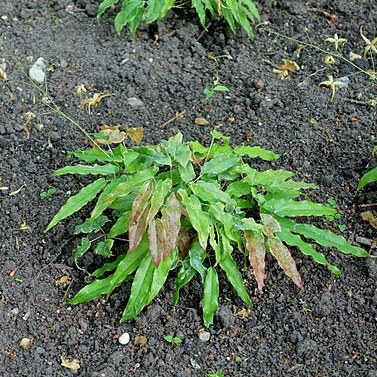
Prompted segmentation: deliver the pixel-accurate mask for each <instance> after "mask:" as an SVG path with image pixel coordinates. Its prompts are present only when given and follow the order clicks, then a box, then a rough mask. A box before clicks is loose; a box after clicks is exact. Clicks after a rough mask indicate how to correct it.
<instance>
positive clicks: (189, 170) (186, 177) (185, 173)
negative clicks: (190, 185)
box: [178, 162, 196, 183]
mask: <svg viewBox="0 0 377 377" xmlns="http://www.w3.org/2000/svg"><path fill="white" fill-rule="evenodd" d="M178 172H179V174H180V176H181V178H182V181H183V182H185V183H187V182H190V181H192V180H193V179H194V178H195V177H196V174H195V170H194V167H193V166H192V163H191V162H188V164H187V165H186V166H185V167H183V166H181V165H179V166H178Z"/></svg>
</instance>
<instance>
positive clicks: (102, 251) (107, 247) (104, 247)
mask: <svg viewBox="0 0 377 377" xmlns="http://www.w3.org/2000/svg"><path fill="white" fill-rule="evenodd" d="M113 245H114V240H106V241H101V242H98V244H97V245H96V248H95V249H94V252H95V253H96V254H98V255H101V256H103V257H105V258H110V257H111V248H112V247H113Z"/></svg>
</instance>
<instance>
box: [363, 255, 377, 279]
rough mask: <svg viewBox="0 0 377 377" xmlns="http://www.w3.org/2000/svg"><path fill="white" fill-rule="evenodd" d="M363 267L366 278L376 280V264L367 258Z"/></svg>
mask: <svg viewBox="0 0 377 377" xmlns="http://www.w3.org/2000/svg"><path fill="white" fill-rule="evenodd" d="M365 265H366V267H367V270H368V276H369V277H370V278H372V279H373V280H377V263H376V261H375V260H374V259H372V258H368V259H366V260H365Z"/></svg>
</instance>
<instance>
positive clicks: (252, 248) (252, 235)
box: [245, 231, 266, 293]
mask: <svg viewBox="0 0 377 377" xmlns="http://www.w3.org/2000/svg"><path fill="white" fill-rule="evenodd" d="M245 239H246V249H247V251H248V252H249V261H250V264H251V267H252V268H253V273H254V276H255V280H256V282H257V284H258V290H259V292H260V293H262V291H263V287H264V279H265V278H266V272H265V271H266V261H265V257H266V250H265V247H264V236H263V234H261V233H257V232H253V231H246V232H245Z"/></svg>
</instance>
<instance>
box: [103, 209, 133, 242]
mask: <svg viewBox="0 0 377 377" xmlns="http://www.w3.org/2000/svg"><path fill="white" fill-rule="evenodd" d="M130 217H131V211H126V212H124V213H123V214H122V215H121V216H120V217H119V218H118V220H117V221H116V222H115V224H114V225H113V226H112V227H111V229H110V231H109V234H108V235H107V236H108V238H114V237H117V236H120V235H121V234H124V233H126V232H128V227H129V225H130Z"/></svg>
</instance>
